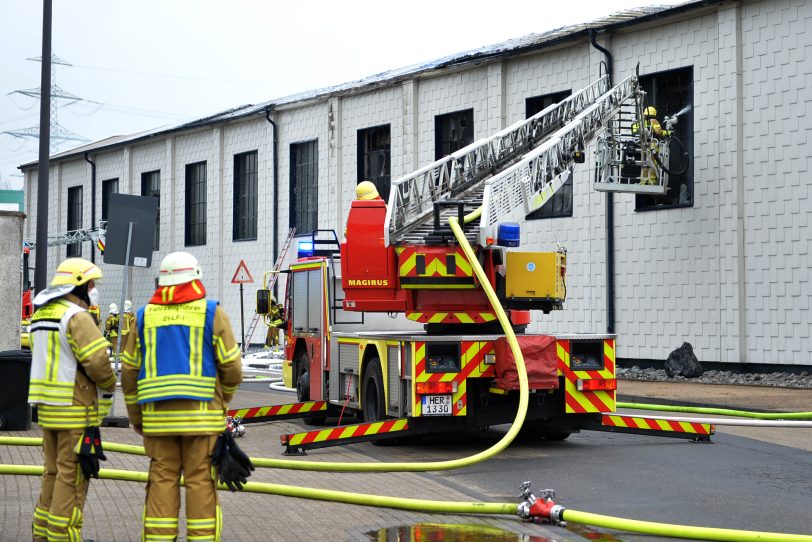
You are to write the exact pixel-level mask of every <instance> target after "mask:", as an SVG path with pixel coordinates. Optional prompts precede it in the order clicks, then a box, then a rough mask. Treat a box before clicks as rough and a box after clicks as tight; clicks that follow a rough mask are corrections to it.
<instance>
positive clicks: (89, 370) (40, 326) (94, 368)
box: [28, 294, 116, 429]
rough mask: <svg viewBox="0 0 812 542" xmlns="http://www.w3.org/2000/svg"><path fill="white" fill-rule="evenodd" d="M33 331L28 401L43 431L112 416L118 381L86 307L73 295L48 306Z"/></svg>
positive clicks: (33, 322) (35, 317)
mask: <svg viewBox="0 0 812 542" xmlns="http://www.w3.org/2000/svg"><path fill="white" fill-rule="evenodd" d="M30 332H31V335H30V336H31V352H32V361H31V381H30V386H29V391H28V401H29V402H30V403H33V404H36V405H37V418H38V423H39V424H40V426H42V427H43V428H46V429H81V428H84V427H88V426H93V425H99V424H100V423H101V418H103V417H104V416H106V415H107V414H108V413H109V411H110V404H111V402H112V391H113V390H114V389H115V386H116V376H115V374H114V373H113V370H112V369H111V368H110V359H109V358H108V356H107V341H106V340H105V339H104V337H103V336H102V334H101V332H100V331H99V328H98V327H97V326H96V323H95V322H94V321H93V317H92V316H91V315H90V313H89V312H87V309H86V308H85V305H84V303H83V302H82V301H80V300H79V298H77V297H75V296H73V295H71V294H68V295H66V296H64V297H61V298H57V299H55V300H53V301H51V302H49V303H46V304H45V305H43V306H41V307H39V308H38V309H37V310H36V312H35V313H34V315H33V316H32V317H31V328H30ZM97 385H98V386H99V387H101V388H102V389H103V390H105V391H106V392H107V393H104V392H102V391H101V390H98V389H97Z"/></svg>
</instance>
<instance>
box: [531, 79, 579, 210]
mask: <svg viewBox="0 0 812 542" xmlns="http://www.w3.org/2000/svg"><path fill="white" fill-rule="evenodd" d="M570 94H572V91H571V90H565V91H563V92H553V93H552V94H544V95H542V96H533V97H532V98H527V100H525V112H526V114H527V118H528V119H529V118H530V117H532V116H533V115H535V114H536V113H538V112H539V111H541V110H542V109H545V108H547V107H550V106H551V105H553V104H555V103H558V102H560V101H561V100H563V99H564V98H566V97H568V96H569V95H570ZM564 216H572V175H569V177H567V180H566V182H565V183H564V184H563V185H562V186H561V188H559V189H558V192H556V193H555V194H553V197H552V198H551V199H550V200H548V201H547V202H546V203H545V204H544V205H542V206H541V207H539V208H538V209H536V210H535V211H533V212H532V213H530V214H529V215H527V220H536V219H539V218H560V217H564Z"/></svg>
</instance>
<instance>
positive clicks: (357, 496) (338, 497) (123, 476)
mask: <svg viewBox="0 0 812 542" xmlns="http://www.w3.org/2000/svg"><path fill="white" fill-rule="evenodd" d="M2 474H12V475H29V476H39V475H42V467H38V466H33V465H0V475H2ZM99 478H101V479H107V480H124V481H129V482H146V481H147V473H145V472H135V471H126V470H116V469H101V470H100V471H99ZM181 482H182V481H181ZM218 487H219V489H221V490H224V489H227V488H226V486H225V485H223V484H219V486H218ZM243 487H244V491H247V492H250V493H265V494H268V495H282V496H286V497H298V498H302V499H312V500H320V501H330V502H340V503H345V504H355V505H361V506H375V507H384V508H394V509H398V510H410V511H413V512H430V513H439V514H489V515H511V516H515V515H516V504H515V503H490V502H476V501H474V502H451V501H431V500H426V499H409V498H403V497H387V496H382V495H370V494H365V493H350V492H347V491H335V490H330V489H318V488H312V487H298V486H287V485H282V484H272V483H268V482H248V483H246V484H243ZM562 519H564V520H565V521H570V522H572V523H581V524H584V525H592V526H595V527H605V528H609V529H616V530H620V531H626V532H635V533H643V534H654V535H660V536H667V537H670V538H688V539H700V540H720V541H736V542H750V541H760V542H765V541H772V542H812V536H808V535H797V534H785V533H769V532H756V531H742V530H734V529H717V528H713V527H695V526H690V525H675V524H671V523H655V522H651V521H639V520H634V519H627V518H618V517H612V516H604V515H600V514H592V513H589V512H579V511H578V510H571V509H564V511H563V512H562Z"/></svg>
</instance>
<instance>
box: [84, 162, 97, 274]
mask: <svg viewBox="0 0 812 542" xmlns="http://www.w3.org/2000/svg"><path fill="white" fill-rule="evenodd" d="M85 162H87V163H88V164H90V228H91V229H93V227H94V226H95V224H96V162H94V161H92V160H91V159H90V153H87V152H86V153H85ZM90 261H91V262H93V263H96V243H90Z"/></svg>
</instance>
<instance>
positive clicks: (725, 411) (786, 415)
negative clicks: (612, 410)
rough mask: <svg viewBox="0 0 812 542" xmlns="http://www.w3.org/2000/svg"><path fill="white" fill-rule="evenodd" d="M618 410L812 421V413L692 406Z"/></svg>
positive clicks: (639, 405) (631, 406)
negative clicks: (750, 410) (749, 410)
mask: <svg viewBox="0 0 812 542" xmlns="http://www.w3.org/2000/svg"><path fill="white" fill-rule="evenodd" d="M617 408H628V409H632V410H660V411H666V412H688V413H693V414H718V415H720V416H739V417H741V418H755V419H757V420H812V412H748V411H746V410H734V409H730V408H705V407H690V406H668V405H657V404H647V403H622V402H618V403H617Z"/></svg>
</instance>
